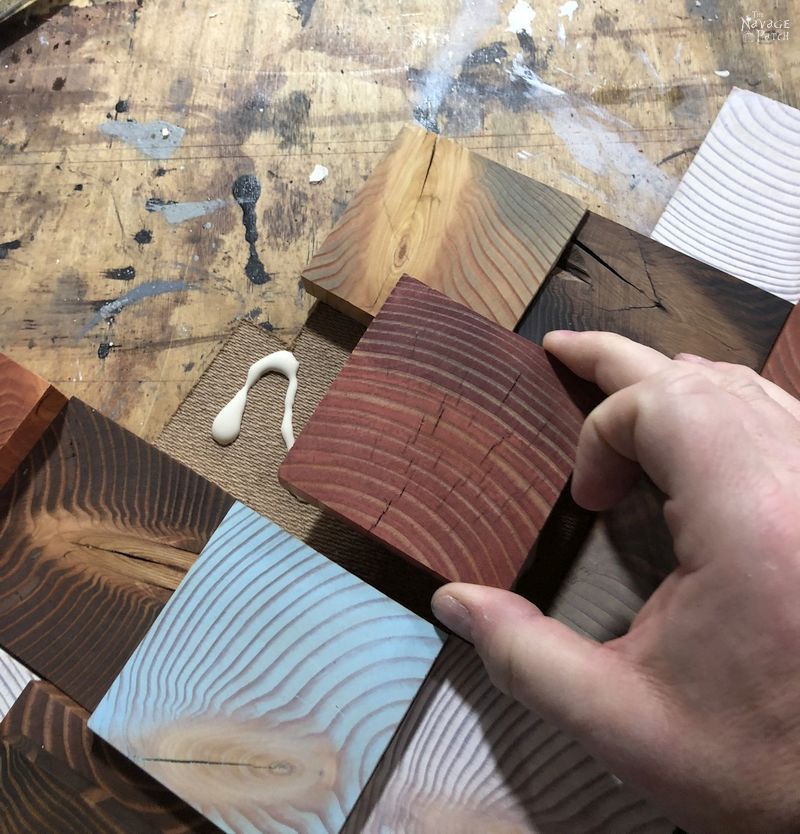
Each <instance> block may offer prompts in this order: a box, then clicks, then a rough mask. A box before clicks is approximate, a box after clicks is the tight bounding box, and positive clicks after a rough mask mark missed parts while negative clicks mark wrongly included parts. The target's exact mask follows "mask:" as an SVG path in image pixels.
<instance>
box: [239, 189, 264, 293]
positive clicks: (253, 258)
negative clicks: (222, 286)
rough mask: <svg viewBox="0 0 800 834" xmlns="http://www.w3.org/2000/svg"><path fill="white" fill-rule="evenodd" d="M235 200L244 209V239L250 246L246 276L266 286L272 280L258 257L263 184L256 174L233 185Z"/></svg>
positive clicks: (245, 269) (255, 282) (245, 270)
mask: <svg viewBox="0 0 800 834" xmlns="http://www.w3.org/2000/svg"><path fill="white" fill-rule="evenodd" d="M232 190H233V199H234V200H236V202H237V203H238V204H239V205H240V206H241V207H242V224H243V225H244V239H245V240H246V241H247V243H248V245H249V246H250V257H249V258H248V259H247V265H246V266H245V268H244V274H245V275H246V276H247V277H248V278H249V279H250V280H251V281H252V282H253V283H254V284H266V283H267V281H271V280H272V276H270V275H269V274H268V273H267V271H266V270H265V269H264V264H262V263H261V258H259V257H258V252H257V250H256V241H257V240H258V231H257V230H256V203H257V202H258V198H259V197H260V196H261V183H259V181H258V178H257V177H256V175H255V174H242V176H241V177H238V178H237V179H236V181H235V182H234V184H233V189H232Z"/></svg>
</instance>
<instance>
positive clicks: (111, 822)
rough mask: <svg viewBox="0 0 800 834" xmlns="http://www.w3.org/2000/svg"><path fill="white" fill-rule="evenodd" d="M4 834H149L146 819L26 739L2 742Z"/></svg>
mask: <svg viewBox="0 0 800 834" xmlns="http://www.w3.org/2000/svg"><path fill="white" fill-rule="evenodd" d="M0 809H2V819H1V822H2V830H3V832H4V834H31V832H36V833H37V834H95V833H96V834H129V833H130V832H132V831H135V832H137V834H138V832H142V834H148V832H153V831H154V829H152V828H151V827H150V826H149V825H147V823H146V822H144V820H142V819H141V818H140V817H138V816H136V815H135V814H133V813H131V812H130V811H128V810H127V809H126V808H123V807H122V806H121V805H119V804H118V803H117V802H116V801H115V800H114V799H113V797H111V796H109V795H108V794H107V793H105V792H104V791H102V790H99V789H98V788H97V786H96V785H94V784H92V783H91V782H89V781H87V780H85V779H82V778H81V777H80V776H79V775H78V774H77V773H75V772H74V771H72V770H70V769H69V768H68V767H66V766H65V765H63V764H62V763H61V762H60V761H59V760H58V759H56V758H55V757H54V756H51V755H50V754H49V753H47V752H46V751H45V750H42V749H41V748H39V747H37V746H36V745H35V744H34V743H33V742H31V741H30V740H29V739H25V738H21V737H17V738H3V739H2V740H0Z"/></svg>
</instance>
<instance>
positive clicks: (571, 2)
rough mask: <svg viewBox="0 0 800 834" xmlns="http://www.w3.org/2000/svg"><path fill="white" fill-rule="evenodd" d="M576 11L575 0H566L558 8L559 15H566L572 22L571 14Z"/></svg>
mask: <svg viewBox="0 0 800 834" xmlns="http://www.w3.org/2000/svg"><path fill="white" fill-rule="evenodd" d="M577 11H578V3H577V0H567V2H566V3H564V5H563V6H562V7H561V8H560V9H559V10H558V16H559V17H568V18H569V22H570V23H572V15H574V14H575V12H577Z"/></svg>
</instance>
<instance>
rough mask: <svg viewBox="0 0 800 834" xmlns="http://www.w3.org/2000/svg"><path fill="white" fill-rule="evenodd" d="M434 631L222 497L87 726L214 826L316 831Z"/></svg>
mask: <svg viewBox="0 0 800 834" xmlns="http://www.w3.org/2000/svg"><path fill="white" fill-rule="evenodd" d="M442 639H443V638H442V635H441V634H440V632H438V631H437V630H436V629H435V628H434V627H433V626H432V625H430V624H429V623H427V622H425V621H424V620H422V619H421V618H419V617H417V616H416V615H414V614H412V613H411V612H410V611H407V610H406V609H405V608H403V607H402V606H400V605H398V604H397V603H396V602H393V601H392V600H391V599H389V598H388V597H385V596H384V595H383V594H381V593H379V592H378V591H376V590H375V589H374V588H372V587H370V586H369V585H367V584H365V583H364V582H362V581H361V580H360V579H358V578H357V577H355V576H353V575H352V574H350V573H348V572H347V571H345V570H344V569H343V568H341V567H339V566H338V565H336V564H335V563H334V562H331V561H330V560H328V559H326V558H325V557H324V556H321V555H320V554H319V553H317V552H316V551H314V550H312V549H311V548H310V547H308V546H307V545H305V544H303V543H302V542H301V541H299V540H297V539H295V538H294V537H292V536H290V535H289V534H288V533H287V532H286V531H284V530H283V529H281V528H280V527H278V526H277V525H275V524H273V523H272V522H271V521H268V520H267V519H265V518H263V517H262V516H260V515H258V514H257V513H255V512H254V511H253V510H251V509H249V508H248V507H245V506H244V505H242V504H239V503H237V504H234V505H233V507H232V508H231V509H230V511H229V512H228V514H227V516H226V517H225V520H224V521H223V522H222V524H221V525H220V526H219V528H218V529H217V530H216V532H215V533H214V534H213V536H212V537H211V539H210V540H209V542H208V544H207V545H206V547H205V548H204V550H203V552H202V553H201V554H200V556H199V558H198V560H197V562H196V563H195V564H194V566H193V567H192V568H191V570H190V571H189V572H188V574H187V575H186V578H185V579H184V580H183V582H182V583H181V584H180V586H179V587H178V589H177V591H176V592H175V594H174V595H173V596H172V598H171V599H170V601H169V602H168V603H167V605H166V606H165V608H164V610H163V611H162V612H161V614H160V616H159V618H158V620H157V621H156V622H155V624H154V625H153V627H152V629H151V630H150V631H149V632H148V634H147V636H146V637H145V639H144V640H143V641H142V642H141V644H140V645H139V647H138V648H137V649H136V651H135V652H134V653H133V655H132V656H131V658H130V660H129V661H128V663H127V664H126V666H125V668H124V669H123V670H122V672H121V673H120V675H119V677H118V678H117V679H116V681H114V683H113V685H112V686H111V689H109V691H108V692H107V693H106V695H105V697H104V698H103V700H102V701H101V702H100V705H99V706H98V707H97V709H96V710H95V712H94V714H93V715H92V718H91V720H90V721H89V727H90V728H91V729H92V730H93V731H94V732H95V733H97V734H98V735H99V736H102V737H103V738H104V739H105V740H106V741H108V742H110V743H111V744H112V745H114V747H116V748H117V749H118V750H120V751H121V752H122V753H124V754H125V755H126V756H128V757H129V758H131V759H132V760H133V761H134V762H136V764H138V765H139V766H140V767H142V768H143V769H144V770H146V771H147V772H148V773H150V774H151V775H152V776H154V777H155V778H156V779H158V780H159V781H161V782H163V783H164V784H165V785H166V786H167V787H168V788H170V789H171V790H172V791H174V792H175V793H176V794H177V795H178V796H180V797H182V798H183V799H184V800H185V801H186V802H188V803H189V804H190V805H192V806H193V807H194V808H196V809H197V810H198V811H200V812H201V813H203V814H205V815H206V816H207V817H208V818H209V819H211V820H212V821H213V822H215V823H216V824H217V825H218V826H220V828H222V829H223V830H225V831H229V832H269V834H272V832H275V834H289V832H303V834H329V832H336V831H338V830H339V829H340V828H341V826H342V825H343V823H344V821H345V818H346V816H347V814H348V813H349V812H350V810H351V808H352V807H353V804H354V803H355V801H356V799H357V798H358V796H359V794H360V792H361V790H362V789H363V788H364V786H365V784H366V782H367V779H368V778H369V776H370V774H371V773H372V771H373V769H374V768H375V766H376V765H377V763H378V760H379V759H380V757H381V755H382V754H383V751H384V749H385V748H386V746H387V744H388V743H389V740H390V739H391V737H392V735H393V733H394V732H395V730H396V729H397V726H398V724H399V723H400V720H401V719H402V718H403V715H404V714H405V712H406V710H407V709H408V707H409V705H410V704H411V701H412V699H413V698H414V696H415V695H416V693H417V690H418V689H419V687H420V685H421V683H422V681H423V679H424V678H425V676H426V675H427V673H428V671H429V669H430V667H431V664H432V663H433V660H434V658H435V657H436V655H437V654H438V652H439V650H440V648H441V646H442Z"/></svg>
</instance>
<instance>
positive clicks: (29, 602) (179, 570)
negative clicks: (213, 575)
mask: <svg viewBox="0 0 800 834" xmlns="http://www.w3.org/2000/svg"><path fill="white" fill-rule="evenodd" d="M232 501H233V499H232V498H231V497H230V496H228V495H227V494H226V493H224V492H223V491H222V490H221V489H219V488H218V487H215V486H214V485H212V484H210V483H209V482H208V481H206V480H205V479H203V478H201V477H200V476H198V475H196V474H195V473H194V472H192V471H191V470H189V469H187V468H186V467H184V466H182V465H181V464H178V463H176V462H175V461H173V460H172V459H171V458H169V457H167V456H166V455H164V454H163V453H162V452H159V451H157V450H156V449H154V448H153V447H152V446H150V445H148V444H147V443H145V442H144V441H142V440H140V439H139V438H137V437H135V436H134V435H132V434H130V433H129V432H127V431H125V430H124V429H122V428H120V427H119V426H117V425H116V424H114V423H113V422H111V421H110V420H107V419H106V418H104V417H102V416H101V415H100V414H98V413H97V412H95V411H93V410H92V409H90V408H89V407H88V406H86V405H84V404H83V403H81V402H80V401H78V400H74V399H73V400H70V402H69V403H68V404H67V407H66V408H65V410H64V411H63V412H62V413H61V414H60V415H59V416H58V417H57V418H56V419H55V420H54V421H53V423H52V424H51V425H50V427H49V428H48V429H47V431H46V432H45V433H44V435H43V436H42V439H41V440H40V441H39V443H38V444H37V445H36V446H35V447H34V449H33V450H32V451H31V453H30V455H29V457H28V458H27V464H26V465H24V466H22V467H20V468H19V469H18V470H17V472H16V473H15V475H14V477H13V478H12V479H11V481H9V482H8V484H6V486H5V488H4V489H2V490H1V491H0V519H1V520H0V645H2V646H4V647H5V648H6V649H8V650H9V651H10V652H11V653H13V654H14V656H15V657H17V658H18V659H19V660H20V661H22V662H23V663H24V664H25V665H26V666H28V667H30V669H31V670H32V671H34V672H36V673H37V674H39V675H41V676H42V677H44V678H46V679H47V680H49V681H51V682H52V683H54V684H56V685H57V686H58V687H59V688H60V689H61V690H63V691H64V692H65V693H67V694H68V695H69V696H70V697H72V698H73V699H74V700H75V701H77V702H78V703H79V704H81V705H82V706H84V707H86V708H87V709H92V708H93V707H94V706H96V704H97V702H98V701H99V699H100V698H101V697H102V695H103V694H104V692H105V691H106V689H107V688H108V686H109V685H110V683H111V681H112V680H113V679H114V677H115V676H116V674H117V673H118V672H119V670H120V669H121V668H122V666H123V664H124V663H125V661H126V660H127V658H128V656H129V655H130V653H131V652H132V651H133V649H134V648H135V647H136V645H137V643H138V642H139V640H140V639H141V638H142V636H143V635H144V634H145V632H146V631H147V629H148V627H149V626H150V624H151V623H152V622H153V621H154V620H155V618H156V616H157V615H158V612H159V611H160V609H161V607H162V605H163V604H164V602H166V600H167V598H168V597H169V594H170V591H171V590H172V589H173V588H175V587H176V586H177V585H178V583H179V582H180V580H181V578H182V577H183V575H184V573H185V571H186V570H187V569H188V568H189V566H190V565H191V564H192V563H193V561H194V559H195V558H196V554H197V553H199V551H200V550H201V549H202V547H203V545H204V544H205V543H206V541H208V538H209V536H210V535H211V532H212V531H213V530H214V528H215V527H216V526H217V525H218V524H219V522H220V520H221V519H222V518H223V516H224V514H225V512H226V511H227V509H228V507H230V505H231V503H232Z"/></svg>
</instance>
